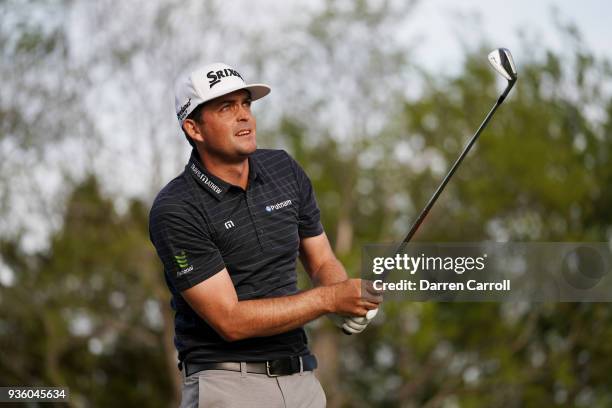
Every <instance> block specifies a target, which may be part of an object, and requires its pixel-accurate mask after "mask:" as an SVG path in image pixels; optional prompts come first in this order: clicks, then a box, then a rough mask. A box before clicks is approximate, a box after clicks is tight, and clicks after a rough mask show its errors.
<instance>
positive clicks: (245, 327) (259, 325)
mask: <svg viewBox="0 0 612 408" xmlns="http://www.w3.org/2000/svg"><path fill="white" fill-rule="evenodd" d="M182 295H183V298H185V300H186V301H187V302H188V303H189V305H190V306H191V308H192V309H193V310H194V311H196V313H198V314H199V315H200V316H201V317H202V318H203V319H204V320H206V321H207V322H208V323H209V324H210V325H211V326H212V327H213V328H214V329H215V330H216V331H217V333H219V334H220V335H221V336H222V337H223V338H224V339H225V340H227V341H236V340H241V339H245V338H249V337H263V336H272V335H274V334H279V333H284V332H287V331H289V330H293V329H296V328H298V327H301V326H303V325H304V324H306V323H308V322H309V321H311V320H314V319H316V318H317V317H319V316H321V315H323V314H326V313H341V314H347V315H351V316H365V314H366V313H367V312H368V310H371V309H375V308H376V307H377V306H378V303H380V302H379V301H377V300H376V299H370V300H365V299H362V297H361V279H348V280H346V279H345V280H344V281H342V282H339V283H336V284H333V285H330V286H321V287H317V288H314V289H310V290H307V291H304V292H300V293H298V294H295V295H291V296H283V297H277V298H267V299H254V300H243V301H239V300H238V296H237V295H236V290H235V289H234V285H233V283H232V280H231V278H230V276H229V273H228V272H227V270H226V269H225V268H224V269H223V270H222V271H220V272H218V273H216V274H215V275H213V276H212V277H210V278H208V279H206V280H205V281H203V282H201V283H199V284H197V285H195V286H193V287H192V288H189V289H187V290H185V291H183V292H182Z"/></svg>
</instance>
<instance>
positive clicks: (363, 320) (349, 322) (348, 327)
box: [328, 308, 378, 334]
mask: <svg viewBox="0 0 612 408" xmlns="http://www.w3.org/2000/svg"><path fill="white" fill-rule="evenodd" d="M377 314H378V308H376V309H372V310H369V311H368V313H366V315H365V316H364V317H355V316H340V315H337V314H335V313H331V314H329V315H328V317H329V318H330V319H331V321H332V322H334V324H335V325H336V326H338V327H339V328H341V329H342V330H344V331H345V332H347V333H350V334H358V333H361V332H362V331H364V330H365V328H366V327H368V324H370V322H371V321H372V320H374V317H376V315H377Z"/></svg>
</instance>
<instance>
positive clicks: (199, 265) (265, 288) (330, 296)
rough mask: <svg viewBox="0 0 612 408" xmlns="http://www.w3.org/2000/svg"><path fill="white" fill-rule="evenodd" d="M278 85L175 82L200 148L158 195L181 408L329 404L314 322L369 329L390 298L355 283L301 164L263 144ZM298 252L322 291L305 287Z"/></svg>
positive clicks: (235, 75)
mask: <svg viewBox="0 0 612 408" xmlns="http://www.w3.org/2000/svg"><path fill="white" fill-rule="evenodd" d="M269 92H270V87H268V86H267V85H264V84H250V85H247V84H246V83H245V81H244V80H243V78H242V75H241V74H240V73H239V72H238V71H237V70H235V69H234V68H232V67H230V66H228V65H226V64H222V63H215V64H211V65H208V66H206V67H203V68H201V69H198V70H196V71H193V72H191V73H190V74H189V75H187V76H185V77H184V78H180V79H179V80H178V81H177V85H176V88H175V98H176V99H175V108H176V115H177V118H178V121H179V125H180V126H181V128H182V130H183V132H184V133H185V136H186V137H187V140H188V141H189V143H190V144H191V145H192V146H193V152H192V154H191V157H190V159H189V162H188V163H187V165H186V166H185V170H184V171H183V172H182V173H181V174H180V175H179V176H178V177H176V178H175V179H174V180H172V181H170V183H168V185H166V186H165V187H164V188H163V189H162V190H161V191H160V193H159V194H158V196H157V197H156V199H155V202H154V204H153V207H152V209H151V213H150V220H149V221H150V224H149V232H150V236H151V241H152V242H153V244H154V245H155V248H156V249H157V253H158V255H159V257H160V259H161V260H162V262H163V264H164V270H165V273H164V274H165V279H166V283H167V285H168V288H169V289H170V291H171V293H172V302H171V306H172V308H173V309H174V310H175V312H176V315H175V340H174V342H175V345H176V348H177V350H178V357H179V364H178V366H179V369H180V370H181V373H182V376H183V389H182V402H181V407H209V406H211V407H212V406H214V407H239V408H245V407H251V408H253V407H255V408H256V407H267V408H275V407H279V408H280V407H323V406H325V401H326V400H325V394H324V392H323V389H322V388H321V385H320V384H319V382H318V380H317V379H316V377H315V376H314V374H313V371H314V370H315V369H316V368H317V359H316V358H315V356H314V355H312V354H311V352H310V350H309V348H308V344H307V343H308V340H307V338H306V334H305V332H304V329H303V325H304V324H306V323H308V322H310V321H312V320H314V319H316V318H318V317H320V316H322V315H324V314H330V317H334V318H335V320H336V321H337V322H339V325H340V326H341V327H343V328H344V330H345V331H348V332H350V333H359V332H360V331H362V330H363V329H365V327H366V326H367V324H368V323H369V321H370V320H371V319H369V317H370V316H371V315H372V314H375V312H374V313H372V312H370V314H368V317H365V316H366V313H367V312H368V311H369V310H376V309H377V307H378V304H379V303H380V301H381V297H380V295H379V294H377V293H375V292H373V293H372V294H369V293H368V291H367V290H365V291H363V292H364V294H369V296H362V282H361V280H360V279H348V278H347V274H346V271H345V270H344V268H343V266H342V265H341V264H340V262H338V260H337V259H336V257H335V256H334V254H333V252H332V250H331V247H330V244H329V241H328V239H327V236H326V235H325V232H324V231H323V227H322V226H321V222H320V215H319V208H318V206H317V202H316V200H315V194H314V191H313V188H312V185H311V183H310V180H309V179H308V177H307V176H306V174H305V173H304V171H303V170H302V168H301V167H300V166H299V165H298V163H297V162H296V161H295V160H293V159H292V158H291V157H290V156H289V155H288V154H287V153H286V152H284V151H282V150H266V149H257V145H256V135H257V132H256V121H255V117H254V116H253V114H252V112H251V102H252V101H254V100H257V99H259V98H262V97H264V96H266V95H267V94H268V93H269ZM298 254H299V256H300V259H301V262H302V263H303V265H304V268H305V270H306V271H307V272H308V274H309V276H310V279H311V280H312V283H313V288H312V289H309V290H304V291H299V290H298V288H297V277H296V258H297V257H298ZM365 286H366V285H364V287H365Z"/></svg>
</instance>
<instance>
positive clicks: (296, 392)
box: [180, 364, 326, 408]
mask: <svg viewBox="0 0 612 408" xmlns="http://www.w3.org/2000/svg"><path fill="white" fill-rule="evenodd" d="M182 374H183V392H182V401H181V406H180V408H209V407H211V408H213V407H214V408H234V407H235V408H247V407H249V408H259V407H262V408H263V407H265V408H321V407H325V404H326V399H325V393H324V392H323V388H322V387H321V384H320V383H319V380H317V378H316V377H315V375H314V373H313V372H312V371H304V372H302V373H297V374H293V375H284V376H281V377H268V376H267V375H266V374H253V373H247V372H246V371H245V367H244V364H242V372H237V371H224V370H205V371H200V372H199V373H195V374H192V375H190V376H189V377H187V378H185V370H183V371H182Z"/></svg>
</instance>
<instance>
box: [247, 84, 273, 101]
mask: <svg viewBox="0 0 612 408" xmlns="http://www.w3.org/2000/svg"><path fill="white" fill-rule="evenodd" d="M240 89H246V90H248V91H249V92H250V93H251V99H252V100H254V101H255V100H257V99H261V98H263V97H264V96H266V95H267V94H269V93H270V91H271V89H270V87H269V86H268V85H266V84H249V85H247V86H245V87H244V88H240Z"/></svg>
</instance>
